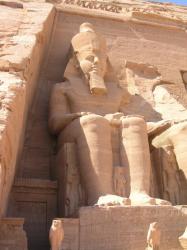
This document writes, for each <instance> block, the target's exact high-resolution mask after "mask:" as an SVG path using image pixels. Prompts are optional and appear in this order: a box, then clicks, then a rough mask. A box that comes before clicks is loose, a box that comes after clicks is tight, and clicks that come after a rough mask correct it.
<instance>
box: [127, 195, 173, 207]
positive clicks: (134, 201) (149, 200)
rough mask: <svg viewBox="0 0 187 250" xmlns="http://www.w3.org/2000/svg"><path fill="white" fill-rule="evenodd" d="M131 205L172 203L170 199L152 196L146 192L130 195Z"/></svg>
mask: <svg viewBox="0 0 187 250" xmlns="http://www.w3.org/2000/svg"><path fill="white" fill-rule="evenodd" d="M130 200H131V205H134V206H148V205H161V206H162V205H164V206H165V205H171V203H170V202H169V201H165V200H162V199H157V198H153V197H150V196H149V195H148V194H146V193H135V194H131V195H130Z"/></svg>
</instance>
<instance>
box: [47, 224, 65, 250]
mask: <svg viewBox="0 0 187 250" xmlns="http://www.w3.org/2000/svg"><path fill="white" fill-rule="evenodd" d="M63 239H64V230H63V225H62V220H61V219H54V220H53V222H52V225H51V228H50V232H49V240H50V245H51V250H60V249H61V245H62V241H63Z"/></svg>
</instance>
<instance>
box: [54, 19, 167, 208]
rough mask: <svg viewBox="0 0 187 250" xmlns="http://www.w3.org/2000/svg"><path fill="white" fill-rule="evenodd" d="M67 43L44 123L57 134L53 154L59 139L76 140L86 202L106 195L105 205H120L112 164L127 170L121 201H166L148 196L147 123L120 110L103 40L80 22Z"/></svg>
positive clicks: (120, 95)
mask: <svg viewBox="0 0 187 250" xmlns="http://www.w3.org/2000/svg"><path fill="white" fill-rule="evenodd" d="M71 45H72V56H71V58H70V60H69V62H68V64H67V67H66V70H65V74H64V77H65V81H64V82H62V83H58V84H55V86H54V88H53V90H52V95H51V101H50V117H49V126H50V130H51V131H52V133H53V134H55V135H57V136H58V155H60V154H61V152H62V147H63V145H64V143H67V142H74V143H75V144H76V148H77V155H78V161H79V171H80V177H81V182H82V184H83V186H84V190H85V193H86V197H87V205H94V204H96V203H97V202H98V200H99V198H100V197H101V196H107V195H108V197H109V200H110V202H109V203H110V204H116V199H117V200H118V198H119V200H120V202H119V203H121V197H119V196H115V192H114V183H113V168H115V167H128V168H129V169H130V196H129V198H124V199H123V204H130V202H131V204H134V205H144V204H146V205H147V204H151V205H155V204H168V203H167V202H165V201H163V200H160V199H155V198H152V197H150V196H149V190H150V169H151V167H150V164H151V163H150V153H149V144H148V136H147V125H146V122H145V120H144V118H143V117H141V116H138V115H132V116H124V114H123V107H124V105H126V103H128V101H129V95H128V94H127V91H126V90H124V89H122V88H121V87H120V86H119V84H118V81H117V79H116V77H115V74H114V73H113V71H112V67H111V65H110V62H109V59H108V57H107V54H106V43H105V40H104V38H103V37H102V36H101V35H100V34H98V33H96V31H95V30H94V27H93V26H92V25H91V24H90V23H83V24H82V25H81V26H80V32H79V33H78V34H77V35H75V36H74V37H73V39H72V41H71ZM57 158H58V159H61V158H60V157H57ZM59 161H60V160H59ZM58 164H59V165H60V164H61V163H60V162H58ZM124 182H125V180H124ZM105 200H106V203H108V199H103V201H104V202H105Z"/></svg>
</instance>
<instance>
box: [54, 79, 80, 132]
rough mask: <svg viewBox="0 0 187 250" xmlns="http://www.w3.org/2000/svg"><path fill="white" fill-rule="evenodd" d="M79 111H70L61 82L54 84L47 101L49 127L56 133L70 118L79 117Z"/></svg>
mask: <svg viewBox="0 0 187 250" xmlns="http://www.w3.org/2000/svg"><path fill="white" fill-rule="evenodd" d="M80 116H81V114H80V113H70V110H69V105H68V101H67V97H66V93H65V91H64V88H63V86H62V84H61V83H58V84H55V86H54V87H53V89H52V93H51V98H50V103H49V129H50V131H51V132H52V133H53V134H58V133H59V132H60V131H62V130H63V129H64V127H65V126H67V125H68V124H69V123H70V122H71V121H72V120H74V119H76V118H78V117H80Z"/></svg>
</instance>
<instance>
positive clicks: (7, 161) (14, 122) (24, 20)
mask: <svg viewBox="0 0 187 250" xmlns="http://www.w3.org/2000/svg"><path fill="white" fill-rule="evenodd" d="M1 2H3V1H1ZM52 8H53V7H52V5H50V4H45V5H42V4H39V3H35V4H32V3H27V4H26V3H24V4H23V8H22V6H20V5H16V6H15V5H14V6H13V7H12V6H10V7H9V6H5V5H1V3H0V34H1V42H0V120H1V121H0V135H1V136H0V145H1V146H0V200H1V206H0V216H2V215H4V214H5V210H6V206H7V200H8V195H9V192H10V189H11V186H12V183H13V180H14V175H15V165H16V160H17V158H18V154H19V147H20V145H21V142H22V136H23V134H24V133H23V131H24V127H25V121H26V118H27V112H28V110H29V107H30V105H31V102H32V97H33V94H34V92H35V89H36V86H37V77H38V72H39V68H40V65H41V61H42V58H43V54H44V52H45V50H46V46H47V42H48V41H49V38H50V29H51V25H50V23H52V21H51V20H50V19H51V18H52V16H53V13H52Z"/></svg>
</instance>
